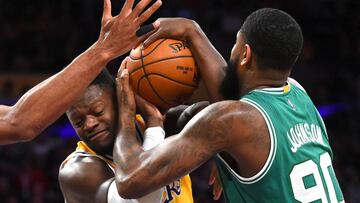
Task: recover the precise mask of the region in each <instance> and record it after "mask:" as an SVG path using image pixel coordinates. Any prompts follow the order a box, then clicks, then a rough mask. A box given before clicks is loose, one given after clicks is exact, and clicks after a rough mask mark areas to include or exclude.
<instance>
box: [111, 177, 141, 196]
mask: <svg viewBox="0 0 360 203" xmlns="http://www.w3.org/2000/svg"><path fill="white" fill-rule="evenodd" d="M115 182H116V188H117V191H118V193H119V195H120V196H121V197H122V198H124V199H138V198H140V197H142V196H144V195H145V194H142V193H143V192H142V190H143V188H142V187H141V186H139V184H137V183H136V181H134V180H132V178H131V177H128V178H127V177H120V176H116V178H115Z"/></svg>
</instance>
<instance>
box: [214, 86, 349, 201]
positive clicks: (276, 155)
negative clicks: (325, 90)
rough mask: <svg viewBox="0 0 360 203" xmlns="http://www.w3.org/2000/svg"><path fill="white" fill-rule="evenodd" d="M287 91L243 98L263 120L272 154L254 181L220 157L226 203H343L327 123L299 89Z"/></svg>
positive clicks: (268, 90) (265, 91) (254, 93)
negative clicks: (237, 171) (333, 162)
mask: <svg viewBox="0 0 360 203" xmlns="http://www.w3.org/2000/svg"><path fill="white" fill-rule="evenodd" d="M288 87H289V90H288V91H287V87H285V88H284V87H281V88H266V89H259V90H254V91H252V92H250V93H249V94H247V95H245V96H244V97H243V98H241V99H240V101H242V102H245V103H248V104H250V105H252V106H253V107H255V108H257V109H258V110H259V111H260V112H261V114H262V115H263V117H264V119H265V121H266V122H267V127H268V129H269V134H270V139H271V150H270V153H269V157H268V160H267V162H266V164H265V166H264V168H263V170H262V171H261V172H259V173H258V174H257V175H255V176H254V177H251V178H242V177H240V176H239V175H238V174H237V173H236V172H234V171H232V170H231V168H230V167H229V166H228V165H227V164H226V163H225V161H223V160H222V159H221V157H220V156H218V157H217V159H216V163H217V167H218V170H219V174H220V178H221V182H222V185H223V189H224V192H223V194H224V197H225V200H226V202H228V203H241V202H274V203H275V202H276V203H280V202H342V201H343V199H344V198H343V195H342V192H341V189H340V187H339V183H338V181H337V179H336V177H335V173H334V171H333V168H332V166H331V160H332V156H333V155H332V151H331V148H330V145H329V141H328V136H327V133H326V129H325V126H324V123H323V120H322V118H321V117H320V115H319V113H318V112H317V109H316V108H315V106H314V104H313V103H312V101H311V100H310V98H309V96H308V95H307V93H306V92H305V91H304V90H303V89H302V88H301V87H298V86H296V85H295V84H292V83H288ZM320 157H322V158H320ZM320 159H321V160H320ZM244 167H246V166H244ZM329 180H330V181H329ZM329 190H330V192H329Z"/></svg>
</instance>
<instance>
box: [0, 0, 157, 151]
mask: <svg viewBox="0 0 360 203" xmlns="http://www.w3.org/2000/svg"><path fill="white" fill-rule="evenodd" d="M150 2H151V0H143V1H141V2H140V3H138V4H137V5H136V6H135V8H134V9H132V8H133V4H134V0H126V2H125V4H124V6H123V8H122V10H121V12H120V14H119V15H117V16H114V17H113V16H112V15H111V2H110V0H104V10H103V16H102V21H101V31H100V34H99V38H98V40H97V41H96V42H95V43H94V44H93V45H92V46H91V47H90V48H88V49H87V50H86V51H85V52H84V53H82V54H81V55H79V56H78V57H77V58H75V59H74V60H73V61H72V63H71V64H70V65H68V66H67V67H66V68H64V69H63V70H62V71H61V72H59V73H57V74H56V75H54V76H52V77H50V78H49V79H47V80H45V81H44V82H42V83H40V84H38V85H37V86H35V87H34V88H32V89H31V90H29V91H28V92H27V93H26V94H25V95H23V96H22V97H21V98H20V100H19V101H18V102H17V103H16V104H15V105H14V106H4V105H0V144H10V143H15V142H20V141H28V140H31V139H33V138H35V137H36V136H37V135H38V134H39V133H40V132H41V131H43V130H44V129H45V128H46V127H47V126H49V125H50V124H51V123H53V122H54V121H55V120H56V119H58V118H59V117H60V116H61V115H62V114H63V113H64V112H65V111H66V110H67V109H68V108H69V107H70V105H71V104H72V103H73V102H74V101H75V100H76V99H77V97H78V95H80V94H81V93H82V92H83V91H84V90H85V88H86V87H87V86H88V85H89V84H90V82H91V81H92V80H93V79H94V78H95V77H96V76H97V75H98V74H99V73H100V72H101V70H102V69H103V68H105V66H106V64H107V63H108V62H109V61H110V60H112V59H114V58H116V57H118V56H119V55H122V54H124V53H126V52H128V51H129V50H130V49H131V48H133V47H134V46H135V45H136V44H138V43H139V42H140V41H142V40H144V38H145V37H146V36H141V37H137V36H136V34H135V33H136V31H137V30H138V29H139V27H140V25H141V24H142V23H144V22H145V21H146V20H147V19H148V18H149V17H150V16H151V15H152V14H153V13H154V12H155V11H156V10H157V9H158V8H159V7H160V5H161V1H160V0H158V1H156V2H155V3H154V4H153V5H151V6H150V7H149V8H148V9H145V8H146V6H147V5H148V4H149V3H150ZM154 25H155V27H156V26H157V25H156V24H154Z"/></svg>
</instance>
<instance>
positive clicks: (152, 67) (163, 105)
mask: <svg viewBox="0 0 360 203" xmlns="http://www.w3.org/2000/svg"><path fill="white" fill-rule="evenodd" d="M129 58H130V59H129V60H128V62H127V68H128V70H129V74H130V83H131V86H132V88H133V90H134V91H135V92H136V93H138V94H139V95H140V96H141V97H142V98H144V99H146V100H147V101H149V102H151V103H152V104H154V105H155V106H157V107H158V108H159V109H161V110H165V109H168V108H170V107H172V106H176V105H179V104H182V103H183V102H184V101H185V100H187V99H188V98H189V97H190V96H191V95H192V93H193V92H194V90H195V89H196V88H197V86H198V83H199V78H198V72H197V67H196V64H195V60H194V57H193V55H192V53H191V51H190V49H189V48H188V47H187V46H186V44H185V42H183V41H179V40H173V39H159V40H157V41H155V42H154V43H152V44H151V45H150V46H148V47H147V48H146V49H141V48H140V47H137V48H135V49H133V50H132V51H131V52H130V57H129Z"/></svg>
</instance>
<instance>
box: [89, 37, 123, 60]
mask: <svg viewBox="0 0 360 203" xmlns="http://www.w3.org/2000/svg"><path fill="white" fill-rule="evenodd" d="M87 51H88V52H91V53H93V54H96V56H97V57H95V58H96V60H99V61H102V62H104V63H105V64H107V63H108V62H110V61H111V60H112V59H114V58H116V55H115V54H114V53H112V52H111V51H110V50H108V49H105V48H104V47H103V46H102V45H101V43H100V42H99V41H96V42H95V43H94V44H93V45H92V46H91V47H90V48H89V49H88V50H87Z"/></svg>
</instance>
